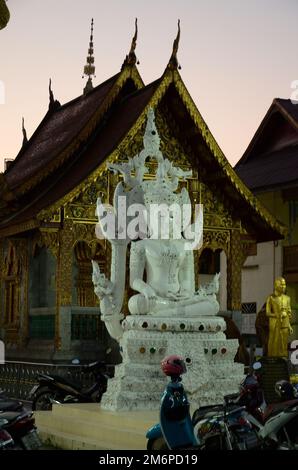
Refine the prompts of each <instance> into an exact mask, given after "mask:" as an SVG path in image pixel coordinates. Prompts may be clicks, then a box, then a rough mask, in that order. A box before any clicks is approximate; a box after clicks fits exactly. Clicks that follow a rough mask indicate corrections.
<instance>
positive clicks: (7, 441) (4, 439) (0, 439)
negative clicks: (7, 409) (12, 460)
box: [0, 418, 14, 450]
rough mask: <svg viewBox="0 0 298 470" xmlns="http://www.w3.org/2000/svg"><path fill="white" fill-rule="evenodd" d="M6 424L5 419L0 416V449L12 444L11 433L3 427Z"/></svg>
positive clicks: (9, 446)
mask: <svg viewBox="0 0 298 470" xmlns="http://www.w3.org/2000/svg"><path fill="white" fill-rule="evenodd" d="M6 424H8V421H7V419H3V418H0V450H4V449H9V448H11V447H12V446H13V445H14V441H13V438H12V437H11V435H10V434H9V433H8V432H7V431H6V430H5V429H3V427H4V426H5V425H6Z"/></svg>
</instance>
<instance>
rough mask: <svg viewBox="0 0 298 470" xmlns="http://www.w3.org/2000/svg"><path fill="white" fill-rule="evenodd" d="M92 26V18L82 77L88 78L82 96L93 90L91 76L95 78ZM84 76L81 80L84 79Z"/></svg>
mask: <svg viewBox="0 0 298 470" xmlns="http://www.w3.org/2000/svg"><path fill="white" fill-rule="evenodd" d="M93 25H94V21H93V18H92V20H91V34H90V42H89V49H88V56H87V63H86V65H85V67H84V75H86V76H87V77H88V80H87V83H86V86H85V88H84V94H86V93H88V92H89V91H91V90H92V89H93V83H92V78H91V77H92V75H93V76H94V77H95V66H94V56H93V54H94V48H93ZM84 75H83V77H82V78H84Z"/></svg>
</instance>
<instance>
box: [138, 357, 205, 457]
mask: <svg viewBox="0 0 298 470" xmlns="http://www.w3.org/2000/svg"><path fill="white" fill-rule="evenodd" d="M161 368H162V371H163V372H164V374H165V375H167V376H168V377H170V378H171V381H170V383H169V384H168V385H167V387H166V389H165V391H164V394H163V396H162V399H161V406H160V423H159V424H156V425H155V426H153V427H152V428H150V429H149V430H148V432H147V434H146V437H147V439H148V441H147V449H148V450H164V449H181V448H189V447H195V446H196V445H197V444H198V441H197V439H196V437H195V435H194V432H193V425H192V421H191V417H190V413H189V402H188V399H187V395H186V393H185V391H184V387H183V385H182V383H181V380H182V379H181V375H182V374H184V373H185V372H186V366H185V363H184V361H183V359H182V358H181V357H180V356H176V355H172V356H167V357H166V358H165V359H164V360H163V361H162V363H161Z"/></svg>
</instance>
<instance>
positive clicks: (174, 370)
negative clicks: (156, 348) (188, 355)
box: [161, 354, 186, 377]
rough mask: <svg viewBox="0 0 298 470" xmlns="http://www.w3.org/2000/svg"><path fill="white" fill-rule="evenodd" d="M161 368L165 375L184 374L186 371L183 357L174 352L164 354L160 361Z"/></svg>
mask: <svg viewBox="0 0 298 470" xmlns="http://www.w3.org/2000/svg"><path fill="white" fill-rule="evenodd" d="M161 370H162V371H163V373H164V374H165V375H169V376H170V377H175V376H179V375H182V374H184V373H185V372H186V366H185V362H184V360H183V357H181V356H177V355H176V354H172V355H171V356H166V357H165V358H164V359H163V360H162V361H161Z"/></svg>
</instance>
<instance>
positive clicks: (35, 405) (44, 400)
mask: <svg viewBox="0 0 298 470" xmlns="http://www.w3.org/2000/svg"><path fill="white" fill-rule="evenodd" d="M52 399H53V400H57V395H56V393H55V392H54V391H53V390H51V389H50V388H49V387H41V388H40V389H39V390H38V391H37V392H36V395H35V397H34V399H33V402H32V411H51V409H52V406H53V404H52V401H51V400H52ZM57 401H58V400H57Z"/></svg>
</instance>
